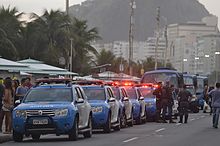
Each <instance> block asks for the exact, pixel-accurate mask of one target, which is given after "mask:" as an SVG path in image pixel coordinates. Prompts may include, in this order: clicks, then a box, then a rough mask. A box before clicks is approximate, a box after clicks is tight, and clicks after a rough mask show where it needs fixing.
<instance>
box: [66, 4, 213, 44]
mask: <svg viewBox="0 0 220 146" xmlns="http://www.w3.org/2000/svg"><path fill="white" fill-rule="evenodd" d="M130 1H131V0H87V1H85V2H84V3H82V5H74V6H72V7H70V14H71V15H73V16H76V17H77V18H80V19H86V20H88V23H89V26H91V27H97V28H98V29H99V32H100V34H101V36H102V38H103V41H104V42H112V41H114V40H124V41H127V40H128V31H129V16H130V5H129V4H130ZM136 5H137V8H136V9H135V38H134V39H135V40H138V41H143V40H146V38H147V37H149V36H153V33H154V30H155V29H156V13H157V12H156V8H157V7H160V8H161V9H160V10H161V16H163V17H166V18H167V20H168V24H172V23H183V22H187V21H200V20H201V18H203V17H205V16H208V15H209V12H208V11H207V10H206V8H205V7H204V6H203V5H202V4H201V3H199V2H198V1H197V0H136ZM164 24H165V21H164V19H161V27H163V25H164Z"/></svg>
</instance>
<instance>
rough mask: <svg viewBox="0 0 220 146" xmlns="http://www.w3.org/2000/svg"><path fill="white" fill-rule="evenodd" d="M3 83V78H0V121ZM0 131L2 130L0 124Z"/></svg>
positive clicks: (0, 120)
mask: <svg viewBox="0 0 220 146" xmlns="http://www.w3.org/2000/svg"><path fill="white" fill-rule="evenodd" d="M4 90H5V89H4V85H3V78H0V123H2V122H3V118H2V117H3V111H2V100H3V96H4ZM0 126H1V127H0V132H2V125H0Z"/></svg>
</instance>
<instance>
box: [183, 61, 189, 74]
mask: <svg viewBox="0 0 220 146" xmlns="http://www.w3.org/2000/svg"><path fill="white" fill-rule="evenodd" d="M187 61H188V59H186V58H184V59H183V60H182V72H184V64H185V62H187Z"/></svg>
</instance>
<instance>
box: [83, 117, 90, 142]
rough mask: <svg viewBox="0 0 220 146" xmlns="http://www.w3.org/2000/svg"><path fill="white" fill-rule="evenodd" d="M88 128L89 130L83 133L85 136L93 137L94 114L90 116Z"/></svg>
mask: <svg viewBox="0 0 220 146" xmlns="http://www.w3.org/2000/svg"><path fill="white" fill-rule="evenodd" d="M88 128H89V130H88V131H86V132H84V133H83V136H84V137H85V138H91V137H92V116H91V115H90V116H89V121H88Z"/></svg>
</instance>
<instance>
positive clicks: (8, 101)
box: [0, 77, 14, 134]
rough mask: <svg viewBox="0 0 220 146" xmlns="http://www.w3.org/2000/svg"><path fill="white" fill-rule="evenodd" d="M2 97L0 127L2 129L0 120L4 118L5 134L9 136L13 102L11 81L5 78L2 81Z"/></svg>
mask: <svg viewBox="0 0 220 146" xmlns="http://www.w3.org/2000/svg"><path fill="white" fill-rule="evenodd" d="M4 85H5V89H4V97H3V101H2V103H3V106H2V113H3V114H2V117H0V119H1V123H0V127H2V119H3V118H4V116H5V134H10V133H11V130H12V110H13V108H14V100H13V90H12V80H11V78H9V77H7V78H6V79H5V81H4Z"/></svg>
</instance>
